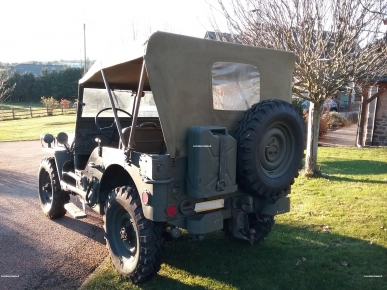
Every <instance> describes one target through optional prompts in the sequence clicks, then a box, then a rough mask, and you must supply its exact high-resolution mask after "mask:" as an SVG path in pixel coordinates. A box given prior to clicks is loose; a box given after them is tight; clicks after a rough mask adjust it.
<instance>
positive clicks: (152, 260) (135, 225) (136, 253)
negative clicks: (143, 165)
mask: <svg viewBox="0 0 387 290" xmlns="http://www.w3.org/2000/svg"><path fill="white" fill-rule="evenodd" d="M104 222H105V225H104V228H105V239H106V247H107V249H108V251H109V254H110V258H111V260H112V263H113V265H114V267H115V268H116V270H117V271H118V272H119V273H120V274H121V275H122V276H124V277H125V278H129V279H130V280H131V281H132V283H134V284H137V283H139V282H143V281H146V280H148V279H150V278H152V277H153V276H154V275H156V273H157V272H158V271H159V270H160V267H161V252H162V244H163V237H162V227H161V225H160V224H158V223H155V222H152V221H150V220H148V219H146V218H145V217H144V214H143V211H142V205H141V201H140V198H139V195H138V193H137V191H136V190H135V189H134V188H132V187H130V186H123V187H117V188H116V189H115V190H113V191H112V192H111V193H110V195H109V199H108V200H107V202H106V206H105V216H104Z"/></svg>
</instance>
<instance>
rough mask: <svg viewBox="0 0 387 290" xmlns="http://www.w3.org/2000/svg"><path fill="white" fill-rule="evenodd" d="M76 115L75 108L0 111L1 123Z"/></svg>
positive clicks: (31, 108) (29, 108)
mask: <svg viewBox="0 0 387 290" xmlns="http://www.w3.org/2000/svg"><path fill="white" fill-rule="evenodd" d="M75 113H76V109H75V108H68V109H63V108H58V109H53V110H49V109H48V108H33V107H28V108H24V109H9V110H0V121H5V120H16V119H26V118H35V117H44V116H53V115H67V114H75Z"/></svg>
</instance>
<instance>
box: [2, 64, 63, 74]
mask: <svg viewBox="0 0 387 290" xmlns="http://www.w3.org/2000/svg"><path fill="white" fill-rule="evenodd" d="M66 67H67V66H65V65H53V64H46V65H42V64H27V63H22V64H18V65H16V66H14V67H12V68H10V69H9V71H8V74H9V75H11V74H12V73H13V72H14V71H17V72H19V73H20V74H25V73H32V74H34V75H35V76H40V73H41V72H42V70H43V69H47V71H48V72H51V71H53V70H62V69H65V68H66Z"/></svg>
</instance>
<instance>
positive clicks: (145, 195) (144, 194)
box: [141, 191, 149, 205]
mask: <svg viewBox="0 0 387 290" xmlns="http://www.w3.org/2000/svg"><path fill="white" fill-rule="evenodd" d="M141 199H142V202H143V203H145V204H146V205H148V204H149V195H148V192H147V191H143V192H142V194H141Z"/></svg>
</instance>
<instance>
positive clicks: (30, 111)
mask: <svg viewBox="0 0 387 290" xmlns="http://www.w3.org/2000/svg"><path fill="white" fill-rule="evenodd" d="M30 115H31V118H32V108H31V107H30Z"/></svg>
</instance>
